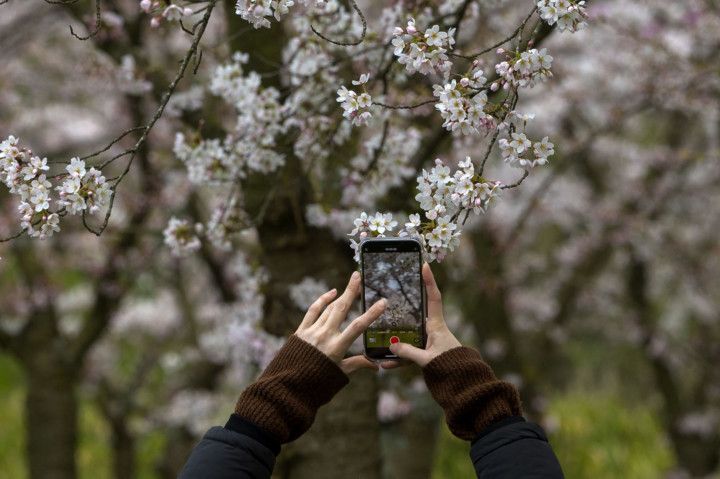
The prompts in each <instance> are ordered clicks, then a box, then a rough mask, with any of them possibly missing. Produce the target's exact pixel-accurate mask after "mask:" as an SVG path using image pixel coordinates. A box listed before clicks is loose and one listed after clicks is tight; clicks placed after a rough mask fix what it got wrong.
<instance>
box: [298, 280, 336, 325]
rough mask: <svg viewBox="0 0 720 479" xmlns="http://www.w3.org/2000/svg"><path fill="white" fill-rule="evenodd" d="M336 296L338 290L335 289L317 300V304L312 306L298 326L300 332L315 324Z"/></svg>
mask: <svg viewBox="0 0 720 479" xmlns="http://www.w3.org/2000/svg"><path fill="white" fill-rule="evenodd" d="M336 295H337V289H335V288H333V289H331V290H330V291H328V292H327V293H325V294H323V295H321V296H320V297H319V298H318V299H316V300H315V302H313V304H311V305H310V307H309V308H308V310H307V313H305V317H304V318H303V320H302V322H301V323H300V326H298V330H300V329H305V328H307V327H308V326H310V325H311V324H313V323H314V322H315V320H317V319H318V317H319V316H320V315H321V314H322V313H323V312H324V311H325V308H326V307H327V305H328V304H330V303H331V302H332V300H333V299H335V296H336Z"/></svg>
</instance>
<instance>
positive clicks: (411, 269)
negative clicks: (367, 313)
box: [362, 251, 424, 354]
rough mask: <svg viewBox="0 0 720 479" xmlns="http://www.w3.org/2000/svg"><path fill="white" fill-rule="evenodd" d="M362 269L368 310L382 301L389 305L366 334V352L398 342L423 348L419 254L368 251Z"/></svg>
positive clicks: (422, 311) (422, 309) (365, 253)
mask: <svg viewBox="0 0 720 479" xmlns="http://www.w3.org/2000/svg"><path fill="white" fill-rule="evenodd" d="M362 268H363V287H364V300H365V308H366V309H367V308H369V307H370V306H372V305H373V304H374V303H375V302H377V301H379V300H380V299H382V298H385V299H386V300H387V302H388V305H387V308H386V310H385V312H384V313H383V315H382V316H380V318H379V319H377V320H376V321H375V322H374V323H373V324H372V325H371V326H370V327H369V328H368V330H367V332H366V333H365V347H366V349H368V350H370V349H373V348H388V347H389V346H390V344H391V343H395V342H398V341H401V342H404V343H409V344H412V345H414V346H417V347H422V345H423V335H424V328H423V315H424V301H423V290H422V282H421V270H420V268H421V262H420V254H419V252H414V251H410V252H400V251H398V252H383V251H372V252H371V251H365V252H364V254H363V255H362ZM386 354H387V353H386Z"/></svg>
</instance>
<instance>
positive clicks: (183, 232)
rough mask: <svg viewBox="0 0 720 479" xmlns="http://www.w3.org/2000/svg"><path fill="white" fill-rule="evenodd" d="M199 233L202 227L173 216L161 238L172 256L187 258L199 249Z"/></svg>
mask: <svg viewBox="0 0 720 479" xmlns="http://www.w3.org/2000/svg"><path fill="white" fill-rule="evenodd" d="M201 231H202V225H193V224H191V223H190V222H189V221H188V220H185V219H179V218H176V217H174V216H173V217H172V218H170V221H169V222H168V225H167V227H166V228H165V230H164V231H163V236H164V238H165V244H166V245H167V246H168V247H170V250H171V251H172V253H173V255H175V256H187V255H188V254H190V253H193V252H195V251H197V250H198V249H200V238H199V236H198V233H200V232H201Z"/></svg>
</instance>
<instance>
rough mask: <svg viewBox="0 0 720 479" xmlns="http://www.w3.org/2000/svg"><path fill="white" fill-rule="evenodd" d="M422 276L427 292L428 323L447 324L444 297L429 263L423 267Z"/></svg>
mask: <svg viewBox="0 0 720 479" xmlns="http://www.w3.org/2000/svg"><path fill="white" fill-rule="evenodd" d="M422 276H423V281H424V282H425V290H426V291H427V302H428V322H433V323H445V320H444V319H443V310H442V295H441V294H440V289H439V288H438V286H437V283H436V282H435V276H433V273H432V270H431V269H430V265H429V264H427V263H425V264H424V265H423V269H422Z"/></svg>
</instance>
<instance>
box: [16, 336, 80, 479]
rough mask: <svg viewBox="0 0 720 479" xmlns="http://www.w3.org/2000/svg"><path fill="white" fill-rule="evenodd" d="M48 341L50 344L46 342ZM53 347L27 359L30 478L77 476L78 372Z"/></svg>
mask: <svg viewBox="0 0 720 479" xmlns="http://www.w3.org/2000/svg"><path fill="white" fill-rule="evenodd" d="M46 344H49V343H46ZM56 356H57V355H56V354H54V351H53V350H52V347H50V346H46V349H45V350H35V351H32V353H31V354H30V355H29V356H28V357H27V358H26V359H31V361H32V362H30V363H26V364H25V374H26V378H27V397H26V399H25V423H26V430H27V433H28V438H27V459H28V470H29V472H30V478H31V479H74V478H75V477H77V465H76V462H75V449H76V445H77V411H78V406H77V397H76V393H75V386H76V380H77V378H76V376H75V371H74V370H72V369H70V368H68V367H67V366H66V365H65V364H63V362H62V361H59V360H58V358H57V357H56Z"/></svg>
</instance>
